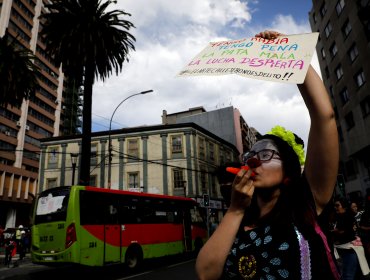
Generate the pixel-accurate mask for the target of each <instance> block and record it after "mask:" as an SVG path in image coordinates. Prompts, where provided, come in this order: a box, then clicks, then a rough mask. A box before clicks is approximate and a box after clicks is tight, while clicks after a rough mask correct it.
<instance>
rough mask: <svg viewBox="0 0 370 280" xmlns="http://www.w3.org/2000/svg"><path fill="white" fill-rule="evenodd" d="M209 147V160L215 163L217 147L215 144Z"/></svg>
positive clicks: (210, 144)
mask: <svg viewBox="0 0 370 280" xmlns="http://www.w3.org/2000/svg"><path fill="white" fill-rule="evenodd" d="M208 147H209V160H210V161H212V162H214V161H215V145H214V144H213V143H209V144H208Z"/></svg>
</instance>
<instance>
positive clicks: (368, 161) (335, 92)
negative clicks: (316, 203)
mask: <svg viewBox="0 0 370 280" xmlns="http://www.w3.org/2000/svg"><path fill="white" fill-rule="evenodd" d="M312 3H313V6H312V9H311V11H310V13H309V20H310V24H311V29H312V31H313V32H319V34H320V35H319V40H318V43H317V46H316V50H317V54H318V58H319V62H320V68H321V72H322V76H323V77H322V78H323V81H324V84H325V86H326V88H327V90H328V92H329V94H330V97H331V100H332V103H333V106H334V109H335V117H336V121H337V126H338V133H339V139H340V167H339V175H338V178H340V180H338V181H342V179H343V178H344V182H345V184H342V183H341V184H340V185H341V186H342V189H341V190H337V191H339V192H342V193H343V189H344V192H345V194H346V195H348V196H349V197H350V198H355V197H358V196H364V195H365V193H367V192H368V190H370V133H369V131H370V83H369V82H370V64H369V63H367V61H368V59H369V57H370V44H369V39H370V16H369V15H370V1H369V0H357V1H347V0H337V1H328V0H326V1H324V0H317V1H315V0H314V1H312Z"/></svg>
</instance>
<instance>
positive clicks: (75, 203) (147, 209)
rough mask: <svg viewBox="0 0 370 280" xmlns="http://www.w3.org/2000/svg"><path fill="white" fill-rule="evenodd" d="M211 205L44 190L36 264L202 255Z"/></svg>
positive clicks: (129, 262)
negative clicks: (206, 216) (199, 252)
mask: <svg viewBox="0 0 370 280" xmlns="http://www.w3.org/2000/svg"><path fill="white" fill-rule="evenodd" d="M205 213H206V211H205V208H200V207H199V205H198V203H197V202H196V201H194V200H193V199H191V198H186V197H175V196H168V195H159V194H149V193H141V192H132V191H122V190H111V189H105V188H98V187H92V186H66V187H57V188H52V189H48V190H45V191H43V192H41V193H39V194H38V196H37V198H36V200H35V205H34V209H33V223H32V246H31V248H32V249H31V256H32V262H33V263H36V264H43V265H56V264H67V263H69V264H80V265H86V266H105V265H108V264H118V263H123V264H125V265H126V266H127V267H128V268H129V269H137V268H138V267H140V265H141V264H142V262H143V260H146V259H151V258H159V257H164V256H170V255H178V254H186V253H190V254H196V253H197V252H198V251H199V250H200V248H201V247H202V246H203V244H204V242H205V241H206V239H207V226H206V223H205V218H204V217H205V215H206V214H205Z"/></svg>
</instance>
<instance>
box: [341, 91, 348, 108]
mask: <svg viewBox="0 0 370 280" xmlns="http://www.w3.org/2000/svg"><path fill="white" fill-rule="evenodd" d="M340 99H341V100H342V104H343V105H344V104H346V103H347V102H348V101H349V93H348V89H347V88H344V89H343V90H342V91H341V92H340Z"/></svg>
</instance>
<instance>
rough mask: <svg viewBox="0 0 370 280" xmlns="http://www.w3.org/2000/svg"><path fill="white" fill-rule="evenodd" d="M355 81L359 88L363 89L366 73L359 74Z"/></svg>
mask: <svg viewBox="0 0 370 280" xmlns="http://www.w3.org/2000/svg"><path fill="white" fill-rule="evenodd" d="M355 79H356V84H357V86H358V87H362V85H363V84H364V83H365V82H366V79H365V73H364V71H363V70H361V71H360V72H358V73H357V74H356V76H355Z"/></svg>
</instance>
